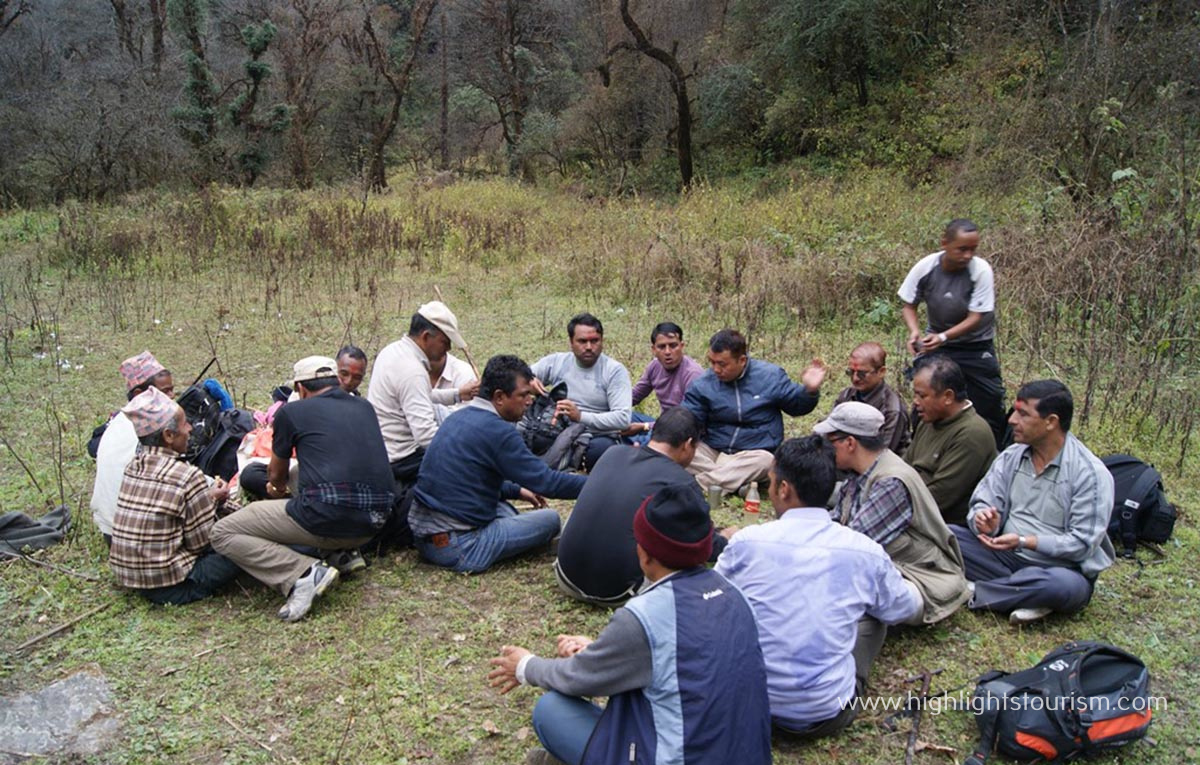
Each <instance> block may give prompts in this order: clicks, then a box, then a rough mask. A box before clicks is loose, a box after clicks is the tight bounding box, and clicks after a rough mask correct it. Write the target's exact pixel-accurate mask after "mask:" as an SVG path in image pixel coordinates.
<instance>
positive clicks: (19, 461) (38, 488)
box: [0, 434, 42, 494]
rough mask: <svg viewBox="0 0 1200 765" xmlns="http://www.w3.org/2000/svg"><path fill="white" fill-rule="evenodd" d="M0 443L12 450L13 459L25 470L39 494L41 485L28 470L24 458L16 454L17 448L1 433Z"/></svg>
mask: <svg viewBox="0 0 1200 765" xmlns="http://www.w3.org/2000/svg"><path fill="white" fill-rule="evenodd" d="M0 444H4V445H5V446H6V447H8V450H9V451H10V452H12V456H13V459H15V460H16V461H17V463H18V464H20V466H21V468H22V469H23V470H24V471H25V475H27V476H29V480H30V481H33V485H34V487H35V488H37V490H38V494H41V493H42V485H41V484H40V483H38V479H37V476H35V475H34V474H33V471H32V470H30V469H29V466H28V465H26V464H25V460H23V459H21V455H19V454H17V450H16V449H14V448H12V444H10V443H9V442H8V439H7V438H5V437H4V435H3V434H0Z"/></svg>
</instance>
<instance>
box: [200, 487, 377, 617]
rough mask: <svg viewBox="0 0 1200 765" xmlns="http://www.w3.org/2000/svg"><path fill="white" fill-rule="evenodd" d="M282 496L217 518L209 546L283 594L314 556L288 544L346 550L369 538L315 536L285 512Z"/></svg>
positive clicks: (364, 542)
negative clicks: (294, 548) (304, 553)
mask: <svg viewBox="0 0 1200 765" xmlns="http://www.w3.org/2000/svg"><path fill="white" fill-rule="evenodd" d="M287 503H288V501H287V500H286V499H264V500H262V501H260V502H251V503H250V504H249V505H246V506H245V507H243V508H242V509H241V510H238V511H236V512H234V513H232V514H230V515H227V516H225V517H224V518H222V519H221V520H219V521H217V523H216V525H215V526H213V529H212V546H213V549H214V550H216V551H217V552H219V553H221V554H222V555H224V556H225V557H226V558H228V559H229V560H231V561H233V562H234V563H236V564H238V566H240V567H241V569H242V570H243V571H245V572H246V573H247V574H250V575H251V576H253V577H254V578H255V579H257V580H258V581H260V582H262V583H263V584H265V585H267V586H268V587H274V588H275V589H276V590H278V591H279V592H280V594H282V595H283V596H284V597H287V595H288V593H290V592H291V591H292V585H293V584H295V583H296V580H297V579H299V578H300V577H301V576H303V575H304V572H305V571H308V569H309V567H310V566H312V564H314V563H316V562H317V559H316V558H313V557H312V556H309V555H303V554H301V553H298V552H296V551H295V550H293V549H292V548H290V547H288V545H308V546H309V547H316V548H319V549H322V550H346V549H350V548H354V547H359V546H361V545H364V544H366V543H367V542H369V541H371V538H370V537H361V538H358V537H355V538H347V537H318V536H316V535H314V534H310V533H308V532H307V531H305V530H304V527H303V526H301V525H300V524H298V523H296V522H295V521H294V520H292V517H291V516H290V515H288V514H287Z"/></svg>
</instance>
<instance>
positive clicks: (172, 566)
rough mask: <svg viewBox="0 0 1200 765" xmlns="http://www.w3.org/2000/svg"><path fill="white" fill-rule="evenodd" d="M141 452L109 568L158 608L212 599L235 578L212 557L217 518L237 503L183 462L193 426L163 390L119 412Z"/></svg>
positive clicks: (125, 488)
mask: <svg viewBox="0 0 1200 765" xmlns="http://www.w3.org/2000/svg"><path fill="white" fill-rule="evenodd" d="M121 412H122V414H123V416H124V417H125V418H126V419H127V420H128V421H129V423H131V427H132V428H133V431H134V433H135V434H136V436H137V438H138V441H139V446H138V447H137V451H136V453H135V454H134V457H133V459H132V460H130V462H129V464H128V465H127V466H126V467H125V474H124V479H123V480H122V481H121V490H120V492H119V494H118V497H117V511H116V514H115V516H114V517H113V525H112V549H111V550H110V551H109V555H108V564H109V566H110V567H111V568H112V570H113V573H114V574H116V576H117V581H118V582H120V583H121V585H122V586H125V587H129V588H130V589H133V590H137V591H138V592H140V593H141V594H142V595H143V596H145V598H146V599H147V600H150V601H151V602H154V603H159V604H166V603H172V604H174V605H183V604H184V603H191V602H192V601H194V600H200V599H201V598H206V597H208V596H209V595H212V594H213V593H214V592H216V591H217V590H218V589H219V588H220V587H222V586H223V585H225V584H226V583H228V582H229V581H231V580H232V579H233V578H234V576H236V575H237V570H238V569H237V566H236V565H234V564H233V563H232V562H231V561H229V560H226V559H225V558H223V557H222V556H220V555H218V554H217V553H215V552H213V551H212V548H210V547H209V534H210V532H211V531H212V527H213V524H214V523H215V522H216V519H217V513H218V512H220V513H227V512H232V511H233V510H236V509H237V502H236V500H234V499H233V498H232V497H230V496H229V487H228V486H227V485H226V484H225V482H224V481H221V480H220V479H217V480H216V482H215V483H213V485H212V486H209V485H208V482H207V480H206V479H205V478H204V475H203V474H202V473H201V472H200V470H199V468H197V467H195V466H194V465H189V464H188V463H186V462H183V461H182V460H180V459H179V457H180V455H181V454H183V453H184V452H185V451H187V443H188V436H190V435H191V433H192V426H191V424H189V423H188V421H187V417H185V416H184V414H183V409H181V408H180V407H179V405H178V404H176V403H175V402H174V401H172V400H171V399H170V398H168V397H167V396H166V395H165V394H163V393H162V392H161V391H159V390H158V389H157V388H153V387H151V388H148V389H147V390H146V391H145V392H143V393H140V394H138V395H137V396H135V397H134V398H133V400H131V401H130V402H129V404H128V405H126V406H125V408H124V409H122V410H121Z"/></svg>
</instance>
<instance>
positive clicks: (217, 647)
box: [159, 640, 237, 677]
mask: <svg viewBox="0 0 1200 765" xmlns="http://www.w3.org/2000/svg"><path fill="white" fill-rule="evenodd" d="M233 645H237V641H236V640H234V641H233V642H230V643H221V644H220V645H214V646H213V647H212V648H206V649H204V650H203V651H200V652H199V653H194V654H192V660H193V661H194V660H196V659H201V658H204V657H205V656H208V655H209V654H210V653H213V652H214V651H219V650H221V649H222V648H228V647H230V646H233ZM188 664H191V662H187V663H186V664H180V665H179V666H178V667H167V668H166V669H164V670H163V671H162V672H160V673H159V676H160V677H166V676H167V675H173V674H175V673H176V672H179V671H180V670H183V669H187V667H188Z"/></svg>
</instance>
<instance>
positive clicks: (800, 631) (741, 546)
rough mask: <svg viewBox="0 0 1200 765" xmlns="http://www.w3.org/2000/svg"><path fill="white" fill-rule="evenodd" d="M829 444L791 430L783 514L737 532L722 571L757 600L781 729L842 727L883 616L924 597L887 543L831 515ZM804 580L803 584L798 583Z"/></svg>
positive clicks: (783, 457) (778, 504)
mask: <svg viewBox="0 0 1200 765" xmlns="http://www.w3.org/2000/svg"><path fill="white" fill-rule="evenodd" d="M834 460H835V457H834V450H833V446H832V445H831V444H830V443H828V442H827V441H826V439H824V438H823V437H821V436H808V437H806V438H792V439H788V440H787V441H784V442H783V444H782V445H781V446H780V447H779V448H778V449H776V450H775V462H774V464H773V465H772V466H771V470H770V473H769V476H770V480H771V484H770V490H769V493H770V498H771V504H772V505H773V506H774V508H775V512H776V513H777V515H778V516H779V520H776V521H772V522H771V523H765V524H762V525H759V526H750V527H747V528H744V529H742V530H741V531H739V532H738V533H737V534H735V535H734V537H733V539H732V540H730V542H729V545H728V546H727V547H726V548H725V550H724V552H722V553H721V557H720V558H718V559H717V566H716V571H717V573H719V574H721V575H722V576H724V577H725V578H726V579H728V580H729V581H731V582H733V583H734V584H735V585H737V587H738V589H740V590H741V591H742V592H743V593H745V595H746V598H747V599H748V600H749V601H750V605H751V606H752V607H753V609H754V615H755V618H756V619H757V621H758V634H759V643H760V644H761V646H762V652H763V660H764V661H765V662H766V665H767V694H768V697H769V700H770V705H771V720H772V722H773V723H774V726H775V728H776V730H780V731H783V732H785V733H787V734H791V735H795V736H799V737H802V738H819V737H822V736H830V735H834V734H836V733H839V732H840V731H842V730H843V729H844V728H845V727H846V726H847V725H849V724H850V722H851V721H852V720H853V719H854V717H855V714H856V712H857V709H856V705H855V704H854V703H852V702H853V700H854V698H855V697H857V696H862V695H863V694H864V693H865V691H866V685H867V677H868V676H869V674H870V672H871V664H872V663H873V662H874V661H875V657H876V656H878V655H879V650H880V649H881V648H882V647H883V640H884V637H886V635H887V628H886V627H885V626H884V625H885V624H899V623H902V622H906V621H909V620H911V619H912V618H913V617H915V616H916V615H917V613H918V612H919V611H920V609H921V599H920V597H919V596H918V595H917V594H916V591H915V589H914V588H912V587H911V586H910V585H908V584H906V583H905V581H904V579H902V578H901V576H900V572H899V571H897V570H896V567H895V566H894V565H893V564H892V561H891V559H890V558H889V557H888V554H887V553H886V552H884V550H883V548H882V547H880V546H879V545H878V544H877V543H875V542H873V541H872V540H871V539H869V538H867V537H866V536H865V535H863V534H860V533H859V532H857V531H854V530H853V529H850V528H847V527H845V526H842V525H840V524H837V523H834V522H833V521H832V519H831V518H830V516H829V511H827V510H826V509H825V508H824V504H825V500H826V499H827V498H828V497H829V495H830V494H831V493H832V492H833V485H834V482H835V480H836V472H837V471H836V468H835V466H834ZM793 582H802V583H803V586H802V587H796V586H793V585H792V584H791V583H793Z"/></svg>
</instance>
